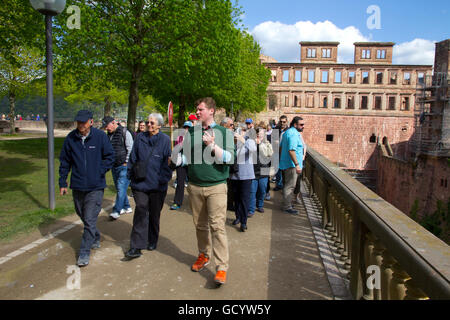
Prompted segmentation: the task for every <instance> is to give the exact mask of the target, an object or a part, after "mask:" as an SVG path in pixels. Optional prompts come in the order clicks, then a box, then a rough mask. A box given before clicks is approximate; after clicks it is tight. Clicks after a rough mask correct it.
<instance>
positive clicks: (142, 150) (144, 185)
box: [125, 113, 172, 259]
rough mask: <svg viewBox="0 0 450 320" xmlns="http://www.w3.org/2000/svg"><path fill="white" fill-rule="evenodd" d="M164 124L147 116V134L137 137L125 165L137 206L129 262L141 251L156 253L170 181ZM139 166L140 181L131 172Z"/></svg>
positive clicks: (156, 115) (168, 141)
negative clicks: (162, 211) (142, 169)
mask: <svg viewBox="0 0 450 320" xmlns="http://www.w3.org/2000/svg"><path fill="white" fill-rule="evenodd" d="M163 124H164V120H163V117H162V115H161V114H159V113H157V114H150V115H149V117H148V131H147V132H143V133H141V134H139V135H138V136H137V137H136V140H135V141H134V144H133V150H132V151H131V155H130V159H129V162H128V177H129V179H130V180H131V183H130V185H131V190H132V191H133V198H134V201H135V203H136V209H135V212H134V217H133V229H132V231H131V241H130V250H128V252H127V253H126V254H125V256H126V257H127V258H130V259H133V258H138V257H140V256H141V249H145V248H147V250H155V249H156V245H157V243H158V236H159V219H160V215H161V210H162V207H163V205H164V199H165V198H166V194H167V187H168V182H169V181H170V179H171V178H172V170H171V169H170V168H169V161H170V155H171V150H170V138H169V136H167V135H166V134H164V133H162V132H160V129H161V127H162V126H163ZM138 162H139V163H140V164H141V165H143V166H144V168H145V177H144V178H143V179H139V177H137V176H136V175H137V173H136V172H135V171H134V170H133V167H135V166H136V163H138Z"/></svg>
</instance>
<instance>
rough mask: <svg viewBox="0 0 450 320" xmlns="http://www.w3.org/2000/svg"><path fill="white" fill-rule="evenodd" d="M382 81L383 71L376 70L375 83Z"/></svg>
mask: <svg viewBox="0 0 450 320" xmlns="http://www.w3.org/2000/svg"><path fill="white" fill-rule="evenodd" d="M382 83H383V72H381V71H378V72H377V84H382Z"/></svg>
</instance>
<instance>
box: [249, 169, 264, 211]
mask: <svg viewBox="0 0 450 320" xmlns="http://www.w3.org/2000/svg"><path fill="white" fill-rule="evenodd" d="M268 182H269V177H261V178H259V179H254V180H252V188H251V190H250V205H249V206H248V212H249V213H254V212H255V209H256V208H262V207H264V198H265V197H266V191H267V184H268Z"/></svg>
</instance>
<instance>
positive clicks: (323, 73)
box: [321, 70, 328, 83]
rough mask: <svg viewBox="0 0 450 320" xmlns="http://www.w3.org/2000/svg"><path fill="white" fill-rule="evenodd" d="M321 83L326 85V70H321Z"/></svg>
mask: <svg viewBox="0 0 450 320" xmlns="http://www.w3.org/2000/svg"><path fill="white" fill-rule="evenodd" d="M321 82H322V83H327V82H328V71H326V70H322V81H321Z"/></svg>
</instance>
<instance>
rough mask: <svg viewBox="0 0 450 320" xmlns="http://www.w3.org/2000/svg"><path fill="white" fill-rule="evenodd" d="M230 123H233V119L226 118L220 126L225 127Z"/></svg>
mask: <svg viewBox="0 0 450 320" xmlns="http://www.w3.org/2000/svg"><path fill="white" fill-rule="evenodd" d="M228 121H233V119H231V118H228V117H225V118H223V119H222V121H220V125H221V126H222V127H223V126H225V125H226V124H228Z"/></svg>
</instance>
